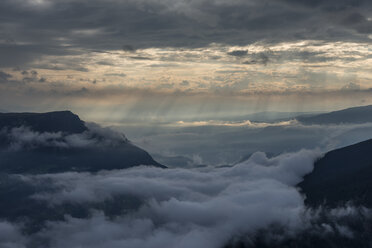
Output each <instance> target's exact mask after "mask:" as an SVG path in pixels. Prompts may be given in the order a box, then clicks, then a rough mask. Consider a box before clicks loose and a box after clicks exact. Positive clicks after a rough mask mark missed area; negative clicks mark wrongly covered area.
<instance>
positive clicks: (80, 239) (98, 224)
mask: <svg viewBox="0 0 372 248" xmlns="http://www.w3.org/2000/svg"><path fill="white" fill-rule="evenodd" d="M319 156H321V153H320V151H317V150H301V151H298V152H295V153H286V154H282V155H279V156H276V157H273V158H268V157H267V156H266V155H265V154H264V153H261V152H258V153H254V154H253V155H252V156H251V157H250V159H249V160H247V161H244V162H242V163H239V164H237V165H235V166H233V167H224V168H216V167H205V168H194V169H179V168H177V169H159V168H153V167H142V166H140V167H135V168H131V169H126V170H116V171H101V172H99V173H96V174H91V173H77V172H67V173H61V174H46V175H33V176H31V175H22V176H20V177H19V178H18V179H20V180H21V182H22V183H25V184H26V185H29V186H30V187H31V186H33V185H39V186H40V185H43V184H40V182H46V183H45V184H44V187H46V188H50V187H54V189H55V190H53V191H44V190H39V191H36V192H34V193H33V194H32V195H30V196H29V197H30V198H32V199H34V200H36V201H40V202H41V203H43V204H47V205H48V207H49V208H56V207H58V206H59V205H62V204H65V203H69V204H72V205H80V206H85V207H86V208H88V209H89V212H90V214H89V216H88V217H87V218H73V217H71V216H67V215H66V216H65V218H64V220H60V221H56V220H54V221H53V220H50V221H47V222H46V223H45V226H44V228H42V229H41V230H39V231H38V232H36V233H33V234H29V235H25V234H22V225H23V224H22V222H21V223H20V222H17V223H9V222H5V221H2V222H0V229H1V230H2V232H1V234H0V235H2V237H1V239H0V240H1V241H0V242H1V243H0V245H1V247H12V248H13V247H55V248H59V247H61V248H62V247H72V248H74V247H76V248H77V247H95V248H103V247H128V248H129V247H151V248H156V247H159V248H160V247H178V248H180V247H181V248H182V247H185V248H187V247H195V248H198V247H200V248H202V247H203V248H209V247H210V248H214V247H224V246H225V245H227V244H229V243H234V240H236V239H242V240H245V242H248V243H249V242H253V241H254V238H255V237H256V236H258V235H262V234H260V231H262V230H266V231H265V232H264V233H265V234H264V240H265V242H269V243H270V242H274V243H275V242H279V241H280V240H282V239H285V238H288V237H294V235H301V234H303V233H306V232H311V233H313V235H318V236H319V235H323V236H324V235H338V236H339V237H342V238H346V239H352V238H354V231H355V230H354V229H353V226H352V225H349V224H348V222H346V223H345V222H342V221H340V219H342V218H345V216H346V217H349V218H359V219H360V218H362V219H366V218H367V219H368V218H370V217H371V215H370V211H369V210H368V209H363V208H359V209H357V208H354V207H351V206H346V207H345V206H344V207H342V206H340V208H337V209H332V210H322V209H321V208H320V209H307V208H306V207H305V205H304V196H303V195H302V194H301V193H300V192H299V191H298V189H297V188H296V187H295V185H296V184H297V183H299V182H300V181H301V180H302V177H303V176H304V175H306V174H307V173H309V172H311V170H312V169H313V162H314V160H315V159H316V158H318V157H319ZM118 197H123V199H124V203H123V204H124V205H125V204H128V202H129V201H132V199H133V198H136V199H140V201H139V202H138V204H136V207H134V208H132V209H131V210H130V211H124V212H119V213H117V214H113V215H112V214H111V215H108V214H107V213H105V211H103V210H102V209H99V208H96V207H94V206H95V205H94V204H92V203H100V202H101V203H103V202H106V203H107V202H111V204H113V205H114V204H115V201H117V199H118ZM126 201H127V202H126ZM321 216H323V219H322V218H320V217H321ZM324 216H327V218H326V221H325V222H324ZM278 228H279V229H280V230H282V231H281V232H280V234H278V233H276V232H275V230H277V229H278ZM271 230H274V231H271ZM250 240H251V241H250Z"/></svg>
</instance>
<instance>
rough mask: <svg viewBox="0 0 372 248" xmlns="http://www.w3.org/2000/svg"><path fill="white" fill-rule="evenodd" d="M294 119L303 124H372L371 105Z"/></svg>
mask: <svg viewBox="0 0 372 248" xmlns="http://www.w3.org/2000/svg"><path fill="white" fill-rule="evenodd" d="M296 119H297V120H298V121H299V122H302V123H304V124H341V123H366V122H372V105H368V106H361V107H354V108H348V109H343V110H339V111H333V112H329V113H324V114H319V115H313V116H298V117H296Z"/></svg>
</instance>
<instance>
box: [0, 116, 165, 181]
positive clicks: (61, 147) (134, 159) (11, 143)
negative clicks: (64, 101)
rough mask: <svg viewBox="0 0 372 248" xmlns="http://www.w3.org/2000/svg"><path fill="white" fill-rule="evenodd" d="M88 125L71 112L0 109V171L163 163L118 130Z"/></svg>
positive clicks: (93, 168)
mask: <svg viewBox="0 0 372 248" xmlns="http://www.w3.org/2000/svg"><path fill="white" fill-rule="evenodd" d="M92 127H93V128H91V129H90V128H88V127H87V125H86V123H85V122H83V121H82V120H80V118H79V117H78V116H77V115H75V114H73V113H71V112H70V111H59V112H50V113H1V114H0V173H1V172H3V173H33V174H40V173H55V172H66V171H90V172H95V171H99V170H111V169H123V168H128V167H132V166H137V165H152V166H157V167H162V168H164V166H163V165H161V164H159V163H158V162H156V161H155V160H154V159H153V158H152V157H151V156H150V155H149V154H148V153H147V152H146V151H144V150H142V149H140V148H138V147H137V146H135V145H133V144H132V143H131V142H130V141H128V140H127V139H126V138H125V137H124V136H123V135H122V134H120V133H114V132H113V131H110V130H107V129H104V128H101V127H99V126H97V125H93V126H92Z"/></svg>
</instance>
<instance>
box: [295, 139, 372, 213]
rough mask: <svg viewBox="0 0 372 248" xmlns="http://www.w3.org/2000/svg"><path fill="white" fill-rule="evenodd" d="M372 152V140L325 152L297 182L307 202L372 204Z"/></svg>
mask: <svg viewBox="0 0 372 248" xmlns="http://www.w3.org/2000/svg"><path fill="white" fill-rule="evenodd" d="M371 151H372V139H370V140H367V141H364V142H361V143H357V144H354V145H351V146H347V147H344V148H341V149H337V150H333V151H330V152H328V153H326V154H325V156H324V157H322V158H321V159H319V160H318V161H317V162H316V163H315V165H314V170H313V172H312V173H310V174H309V175H307V176H305V178H304V181H302V182H301V183H300V184H299V185H298V186H299V187H300V188H301V190H302V192H303V193H304V194H305V195H306V197H307V198H306V203H307V204H309V205H312V206H316V205H319V204H322V203H325V204H326V205H329V206H339V204H343V203H346V202H348V201H352V202H354V203H356V204H358V205H364V206H366V207H372V180H371V178H372V153H371Z"/></svg>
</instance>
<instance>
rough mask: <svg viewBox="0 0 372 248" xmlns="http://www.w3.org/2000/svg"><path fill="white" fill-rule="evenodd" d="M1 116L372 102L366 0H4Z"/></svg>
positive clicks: (115, 118)
mask: <svg viewBox="0 0 372 248" xmlns="http://www.w3.org/2000/svg"><path fill="white" fill-rule="evenodd" d="M0 20H1V21H0V54H1V56H0V109H1V110H2V111H39V112H42V111H50V110H59V109H70V110H72V111H74V112H77V113H78V114H79V115H81V116H83V117H84V118H86V119H88V120H92V121H98V122H107V123H115V122H123V121H124V120H133V119H135V120H145V121H151V120H156V121H166V120H169V119H176V120H183V119H188V118H196V117H197V118H205V119H214V117H216V116H217V117H229V116H237V115H242V114H248V113H253V112H261V111H282V112H296V111H328V110H334V109H342V108H345V107H350V106H358V105H367V104H372V97H371V91H372V81H371V79H372V72H371V70H370V67H371V63H372V2H371V1H368V0H338V1H336V0H324V1H320V0H314V1H307V0H298V1H297V0H296V1H295V0H265V1H262V0H248V1H243V0H229V1H227V0H173V1H170V0H126V1H119V0H106V1H102V0H90V1H87V0H75V1H72V0H2V1H1V2H0Z"/></svg>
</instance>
